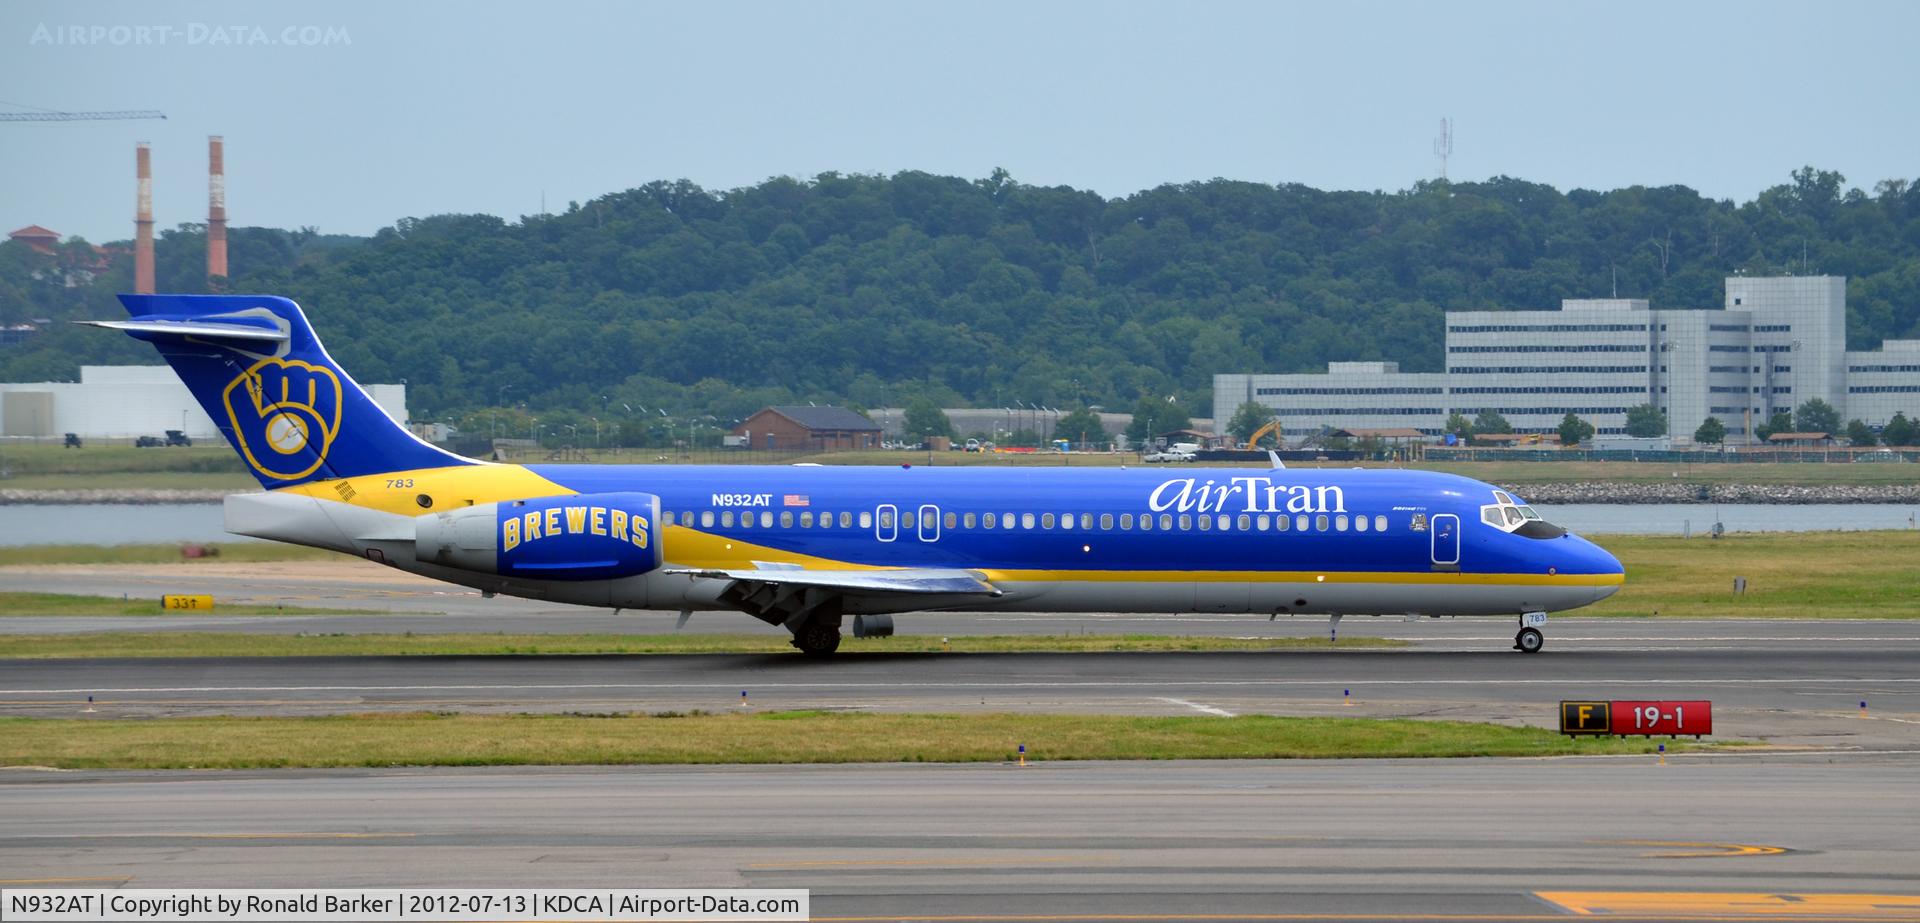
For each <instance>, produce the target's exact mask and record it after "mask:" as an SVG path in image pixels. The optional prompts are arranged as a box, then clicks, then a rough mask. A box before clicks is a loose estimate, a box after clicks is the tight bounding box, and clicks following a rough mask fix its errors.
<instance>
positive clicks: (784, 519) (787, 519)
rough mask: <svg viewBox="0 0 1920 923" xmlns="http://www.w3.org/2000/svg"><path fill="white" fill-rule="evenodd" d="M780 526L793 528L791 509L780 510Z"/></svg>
mask: <svg viewBox="0 0 1920 923" xmlns="http://www.w3.org/2000/svg"><path fill="white" fill-rule="evenodd" d="M780 528H782V529H791V528H793V511H792V510H782V511H781V512H780Z"/></svg>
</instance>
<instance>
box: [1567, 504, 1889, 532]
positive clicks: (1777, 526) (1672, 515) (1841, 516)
mask: <svg viewBox="0 0 1920 923" xmlns="http://www.w3.org/2000/svg"><path fill="white" fill-rule="evenodd" d="M1533 508H1534V509H1536V510H1539V511H1540V515H1542V516H1544V517H1546V518H1547V521H1548V522H1551V523H1553V524H1554V525H1557V526H1562V527H1564V528H1568V529H1571V530H1573V531H1575V532H1581V533H1606V532H1611V533H1615V534H1633V535H1679V534H1680V533H1681V532H1682V531H1687V530H1690V531H1691V532H1692V534H1694V535H1703V534H1705V533H1707V532H1708V531H1710V530H1711V529H1712V528H1713V523H1714V521H1715V519H1716V518H1717V519H1718V520H1719V521H1720V522H1721V523H1723V524H1725V525H1726V527H1727V531H1728V532H1822V531H1826V530H1830V529H1843V530H1848V531H1853V530H1859V529H1910V528H1913V527H1914V525H1915V520H1916V517H1920V506H1913V505H1911V504H1901V503H1807V504H1784V503H1720V504H1714V503H1656V504H1646V505H1621V504H1614V503H1564V504H1560V505H1558V506H1548V505H1547V504H1544V503H1536V504H1534V505H1533Z"/></svg>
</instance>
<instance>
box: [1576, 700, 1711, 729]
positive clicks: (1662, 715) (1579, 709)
mask: <svg viewBox="0 0 1920 923" xmlns="http://www.w3.org/2000/svg"><path fill="white" fill-rule="evenodd" d="M1560 733H1562V734H1567V735H1570V736H1582V735H1590V736H1607V735H1617V736H1621V737H1627V736H1633V735H1644V736H1652V735H1655V734H1665V735H1668V736H1670V737H1677V736H1679V735H1681V734H1688V735H1691V736H1694V737H1701V736H1705V735H1707V734H1711V733H1713V703H1712V702H1709V701H1706V700H1704V699H1701V700H1688V701H1674V700H1615V701H1611V702H1568V701H1562V702H1561V703H1560Z"/></svg>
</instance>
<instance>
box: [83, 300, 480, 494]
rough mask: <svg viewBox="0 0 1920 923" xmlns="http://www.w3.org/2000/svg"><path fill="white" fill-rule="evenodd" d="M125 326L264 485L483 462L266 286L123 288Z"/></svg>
mask: <svg viewBox="0 0 1920 923" xmlns="http://www.w3.org/2000/svg"><path fill="white" fill-rule="evenodd" d="M120 302H121V304H123V305H125V306H126V309H127V313H128V314H129V315H131V318H130V319H129V320H124V321H81V322H80V323H83V324H90V325H92V326H96V327H105V328H108V329H111V330H121V331H124V332H126V333H127V334H128V335H130V336H132V337H134V338H135V339H140V340H145V341H147V342H149V343H152V344H153V345H154V348H156V349H158V350H159V351H160V355H161V357H162V358H164V359H166V360H167V364H168V365H171V366H173V370H174V372H175V373H176V374H178V375H179V376H180V380H181V381H182V382H184V383H185V384H186V386H187V390H189V391H191V392H193V396H194V399H195V400H198V401H199V402H200V406H201V407H202V408H204V409H205V410H206V412H207V416H209V417H212V418H213V422H214V425H215V426H216V427H218V428H219V430H220V432H221V434H222V435H224V436H226V437H227V441H228V442H229V443H231V444H232V445H233V448H234V451H236V452H239V453H240V457H241V459H242V460H243V461H244V462H246V465H247V469H248V470H249V471H250V472H252V473H253V476H254V477H255V478H257V479H258V480H259V481H260V484H261V486H263V487H267V488H274V487H289V486H292V485H295V484H303V483H306V482H308V481H320V480H328V479H331V478H345V477H357V476H361V475H367V474H381V473H385V472H390V471H410V470H415V469H420V468H437V467H445V466H447V465H471V464H477V462H474V461H473V460H471V459H467V458H462V457H460V456H458V455H455V454H453V453H451V452H447V451H445V450H443V449H440V448H437V447H435V446H433V445H431V444H429V443H427V442H425V441H423V440H421V439H419V438H418V437H416V436H414V435H413V433H411V432H409V431H408V430H407V428H406V427H405V426H403V425H401V423H399V422H396V421H395V420H394V419H393V418H392V417H390V416H388V415H387V412H386V411H385V410H383V409H381V407H380V405H379V404H377V403H375V402H374V400H373V398H372V397H370V396H368V395H367V392H366V391H364V390H362V389H361V387H360V386H359V385H358V384H356V383H355V382H354V380H353V379H352V378H351V377H349V376H348V375H347V373H346V371H345V370H343V369H341V368H340V366H339V365H338V364H337V363H335V362H334V361H333V357H331V356H329V355H327V351H326V348H325V347H323V346H321V345H320V339H319V337H317V336H315V335H314V333H313V328H312V326H311V325H309V324H308V323H307V318H306V315H305V314H304V313H302V312H301V310H300V306H299V305H297V304H294V303H293V302H292V301H291V300H289V299H286V298H277V297H273V296H269V295H121V296H120Z"/></svg>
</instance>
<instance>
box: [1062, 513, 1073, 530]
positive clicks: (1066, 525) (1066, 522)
mask: <svg viewBox="0 0 1920 923" xmlns="http://www.w3.org/2000/svg"><path fill="white" fill-rule="evenodd" d="M1060 528H1062V529H1071V528H1073V514H1072V513H1061V514H1060Z"/></svg>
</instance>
